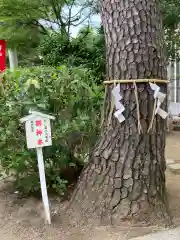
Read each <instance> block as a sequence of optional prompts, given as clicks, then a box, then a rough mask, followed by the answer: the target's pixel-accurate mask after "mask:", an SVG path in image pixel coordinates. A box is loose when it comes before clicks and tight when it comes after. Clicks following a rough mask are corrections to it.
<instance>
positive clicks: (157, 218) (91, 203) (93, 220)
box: [67, 166, 173, 227]
mask: <svg viewBox="0 0 180 240" xmlns="http://www.w3.org/2000/svg"><path fill="white" fill-rule="evenodd" d="M89 168H91V167H90V166H88V167H87V169H86V170H85V171H84V174H83V178H84V181H83V180H82V179H81V182H80V183H79V185H78V187H77V189H76V190H75V192H74V194H73V196H72V198H71V201H70V204H69V206H68V209H67V212H68V213H69V214H70V218H71V219H74V221H75V222H78V224H80V225H96V226H98V225H127V224H128V225H130V226H155V225H158V226H164V227H167V226H172V224H173V223H172V218H171V215H170V212H169V210H168V209H169V208H168V205H167V202H166V201H165V202H164V200H157V199H156V198H151V199H150V200H148V198H147V195H146V194H144V195H142V196H141V197H140V198H139V199H138V200H136V201H132V200H129V199H128V198H124V199H122V200H121V201H119V203H118V204H117V205H116V207H111V206H109V208H108V207H107V200H108V198H107V195H108V194H109V203H108V204H109V205H110V204H112V203H110V202H112V196H111V191H109V190H108V188H109V189H111V184H109V185H106V186H102V188H99V189H97V188H96V189H95V188H94V187H92V188H90V187H88V186H85V185H86V184H85V182H86V181H85V176H86V173H87V172H88V171H89V170H88V169H89ZM86 177H87V176H86ZM90 178H91V176H89V179H88V181H91V180H90ZM86 180H87V179H86ZM110 182H111V183H113V179H111V180H110ZM90 185H91V184H90ZM84 187H85V188H84ZM83 189H84V190H83ZM83 191H84V194H83ZM87 192H88V194H87ZM117 197H118V196H117Z"/></svg>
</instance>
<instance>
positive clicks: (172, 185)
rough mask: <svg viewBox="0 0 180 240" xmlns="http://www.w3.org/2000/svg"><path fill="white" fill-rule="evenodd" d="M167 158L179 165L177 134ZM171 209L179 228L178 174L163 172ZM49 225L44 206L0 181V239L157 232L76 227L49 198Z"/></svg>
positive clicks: (121, 239) (79, 239) (117, 237)
mask: <svg viewBox="0 0 180 240" xmlns="http://www.w3.org/2000/svg"><path fill="white" fill-rule="evenodd" d="M166 158H167V159H174V160H176V161H177V162H180V132H173V133H169V134H168V136H167V147H166ZM166 176H167V189H168V195H169V201H170V210H171V213H172V216H173V221H174V225H175V226H180V174H174V173H172V172H171V171H170V170H168V169H167V171H166ZM50 202H51V211H52V225H51V226H47V225H44V219H43V206H42V203H41V201H40V200H38V199H35V198H32V197H30V198H20V197H19V194H18V193H14V192H13V189H12V186H11V183H8V182H6V183H4V182H2V181H1V182H0V239H1V240H22V239H23V240H24V239H26V240H40V239H41V240H99V239H103V240H127V239H130V238H131V237H135V236H140V235H145V234H147V233H151V232H154V231H159V230H160V229H161V227H160V226H149V227H147V226H144V227H143V226H139V227H137V226H136V227H128V226H119V227H112V226H109V227H108V226H106V227H104V226H101V227H96V228H95V227H92V226H84V227H82V226H81V227H80V226H78V223H77V222H74V224H72V222H71V223H70V222H69V220H68V218H66V214H64V213H63V209H64V207H65V206H66V204H67V203H66V202H61V200H60V198H55V197H51V198H50Z"/></svg>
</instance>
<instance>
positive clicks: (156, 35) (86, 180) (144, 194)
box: [70, 0, 169, 224]
mask: <svg viewBox="0 0 180 240" xmlns="http://www.w3.org/2000/svg"><path fill="white" fill-rule="evenodd" d="M101 16H102V22H103V26H104V31H105V38H106V52H107V75H108V79H144V78H159V79H166V77H167V64H166V58H165V55H164V52H163V47H164V46H163V35H162V24H161V19H160V12H159V8H158V5H157V4H156V0H103V1H102V3H101ZM112 88H113V84H112V85H110V84H109V85H108V86H107V95H106V101H105V116H104V118H105V121H104V131H103V134H102V136H101V138H100V140H99V142H98V143H97V144H96V146H95V148H94V150H93V152H92V154H91V156H90V161H89V164H88V165H87V166H86V168H85V169H84V171H83V173H82V175H81V177H80V180H79V183H78V185H77V188H76V189H75V191H74V194H73V196H72V199H71V204H70V206H71V209H76V211H78V212H79V216H80V218H81V219H83V220H84V219H86V220H87V221H88V222H89V221H91V222H94V221H95V220H97V221H98V223H99V222H100V223H101V224H102V223H105V224H119V223H122V221H123V222H124V221H128V222H131V223H137V222H141V223H148V224H151V223H152V224H154V223H155V222H156V220H157V221H161V222H162V221H164V222H167V221H168V220H169V215H168V207H167V198H166V186H165V168H166V166H165V156H164V152H165V133H166V121H165V120H164V119H162V118H161V117H160V116H158V115H156V117H155V120H154V124H153V129H152V131H151V132H150V133H149V134H148V133H147V130H148V127H149V124H150V121H151V118H152V112H153V106H154V96H153V94H154V92H153V91H152V90H151V89H150V87H149V84H148V83H143V84H137V89H138V98H139V107H140V122H141V125H142V129H143V133H142V134H139V133H138V128H137V125H138V119H137V104H136V100H135V92H134V85H133V84H121V95H122V96H123V100H122V103H123V105H124V106H125V111H124V113H123V115H124V116H125V119H126V120H125V121H124V122H123V123H121V124H120V123H119V122H118V121H117V120H116V119H115V118H114V116H113V114H112V112H111V109H112V102H111V90H112ZM160 88H161V92H163V93H166V90H167V86H166V84H161V85H160ZM166 107H167V103H166V102H164V103H163V105H162V108H163V109H164V110H165V109H166ZM109 120H110V121H109Z"/></svg>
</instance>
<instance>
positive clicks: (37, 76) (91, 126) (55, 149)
mask: <svg viewBox="0 0 180 240" xmlns="http://www.w3.org/2000/svg"><path fill="white" fill-rule="evenodd" d="M3 85H4V90H3V92H2V96H1V98H0V108H1V112H0V122H1V126H0V135H1V141H0V161H1V166H2V167H3V171H5V172H6V174H13V175H15V176H16V184H17V188H18V189H20V190H21V191H23V192H26V193H29V192H36V191H38V190H39V187H40V185H39V175H38V169H37V162H36V154H35V151H34V150H27V148H26V142H25V131H24V126H22V125H20V123H19V119H20V118H21V117H22V116H25V115H27V114H28V111H29V109H35V110H39V111H42V112H44V113H49V114H52V115H54V116H55V117H56V120H55V121H54V122H53V123H52V132H53V145H52V146H51V147H48V148H44V158H45V166H46V178H47V185H48V188H49V189H52V188H53V189H54V190H55V191H56V192H58V193H60V194H64V193H65V190H66V187H67V181H68V183H69V184H71V183H72V182H74V180H76V179H77V175H78V174H79V171H80V170H81V168H82V166H83V164H84V161H85V160H86V159H87V155H88V153H89V151H90V149H91V147H92V145H93V144H94V142H95V141H96V139H97V136H98V133H99V128H98V125H99V115H100V105H101V101H102V95H103V91H101V90H102V89H101V87H100V86H97V85H96V84H95V81H94V77H93V75H92V72H91V71H90V70H87V69H83V68H72V69H71V71H69V70H68V68H67V67H66V66H61V67H59V68H56V69H55V68H31V69H20V70H17V71H16V72H15V73H10V72H7V73H5V74H4V76H3Z"/></svg>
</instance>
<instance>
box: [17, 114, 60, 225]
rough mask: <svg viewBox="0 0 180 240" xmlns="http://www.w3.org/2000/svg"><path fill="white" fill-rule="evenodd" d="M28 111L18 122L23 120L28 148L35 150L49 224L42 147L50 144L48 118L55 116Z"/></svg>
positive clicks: (49, 222)
mask: <svg viewBox="0 0 180 240" xmlns="http://www.w3.org/2000/svg"><path fill="white" fill-rule="evenodd" d="M29 113H30V115H28V116H26V117H24V118H21V119H20V122H21V123H24V122H25V128H26V140H27V147H28V149H32V148H35V149H36V151H37V159H38V168H39V176H40V183H41V193H42V199H43V204H44V211H45V218H46V222H47V223H48V224H51V216H50V210H49V200H48V195H47V187H46V178H45V170H44V160H43V151H42V148H43V147H47V146H51V145H52V138H51V125H50V120H51V119H52V120H54V119H55V118H54V117H52V116H50V115H47V114H43V113H40V112H36V111H29Z"/></svg>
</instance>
